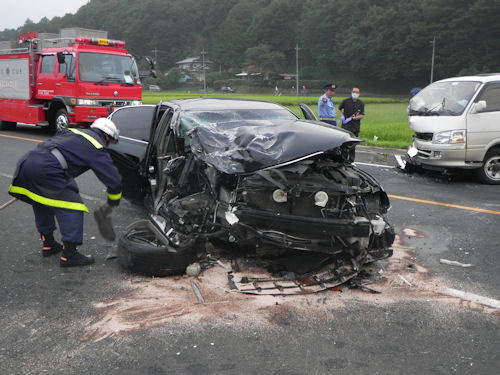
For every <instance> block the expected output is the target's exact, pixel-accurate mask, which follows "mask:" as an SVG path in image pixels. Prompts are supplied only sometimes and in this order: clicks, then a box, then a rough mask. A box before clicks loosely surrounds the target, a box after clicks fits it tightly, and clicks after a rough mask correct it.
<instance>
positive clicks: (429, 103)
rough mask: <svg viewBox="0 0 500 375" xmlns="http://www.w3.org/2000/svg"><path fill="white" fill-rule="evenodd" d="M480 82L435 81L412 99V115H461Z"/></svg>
mask: <svg viewBox="0 0 500 375" xmlns="http://www.w3.org/2000/svg"><path fill="white" fill-rule="evenodd" d="M480 85H481V83H480V82H471V81H449V82H435V83H433V84H431V85H429V86H427V87H426V88H425V89H423V90H422V91H420V92H419V93H418V94H417V95H415V96H414V97H413V98H411V99H410V106H409V107H408V109H409V112H408V113H409V115H410V116H460V115H461V114H462V113H463V111H464V109H465V107H467V105H468V104H469V101H470V100H471V98H472V97H473V96H474V93H475V92H476V91H477V89H478V88H479V86H480Z"/></svg>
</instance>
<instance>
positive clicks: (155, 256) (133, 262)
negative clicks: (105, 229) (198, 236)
mask: <svg viewBox="0 0 500 375" xmlns="http://www.w3.org/2000/svg"><path fill="white" fill-rule="evenodd" d="M196 259H197V246H196V241H194V240H191V241H187V242H186V243H185V244H182V245H180V246H178V247H176V248H173V247H171V246H166V245H156V244H155V240H154V234H153V233H152V232H151V231H150V230H148V229H147V228H138V229H132V230H129V232H127V234H125V235H124V236H123V237H121V238H120V239H119V241H118V263H119V264H120V265H121V266H122V267H123V268H125V269H126V270H129V271H131V272H134V273H138V274H141V275H146V276H171V275H181V274H183V273H184V272H185V271H186V267H187V266H188V265H190V264H191V263H193V262H194V261H196Z"/></svg>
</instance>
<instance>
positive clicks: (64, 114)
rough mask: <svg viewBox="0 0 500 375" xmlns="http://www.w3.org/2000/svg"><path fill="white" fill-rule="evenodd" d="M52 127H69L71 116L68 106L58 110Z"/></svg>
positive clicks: (59, 128)
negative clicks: (67, 109)
mask: <svg viewBox="0 0 500 375" xmlns="http://www.w3.org/2000/svg"><path fill="white" fill-rule="evenodd" d="M50 127H51V128H52V129H54V130H62V129H67V128H69V116H68V111H66V108H60V109H58V110H57V112H56V115H55V116H54V118H53V119H52V121H51V124H50Z"/></svg>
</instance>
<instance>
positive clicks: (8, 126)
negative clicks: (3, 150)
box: [0, 121, 17, 130]
mask: <svg viewBox="0 0 500 375" xmlns="http://www.w3.org/2000/svg"><path fill="white" fill-rule="evenodd" d="M16 126H17V122H13V121H0V130H14V129H15V128H16Z"/></svg>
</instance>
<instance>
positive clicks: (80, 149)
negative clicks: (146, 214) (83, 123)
mask: <svg viewBox="0 0 500 375" xmlns="http://www.w3.org/2000/svg"><path fill="white" fill-rule="evenodd" d="M118 135H119V132H118V129H117V128H116V126H115V124H114V123H113V122H112V121H111V120H109V119H107V118H100V119H97V120H96V121H95V122H94V123H93V124H92V125H91V126H90V129H87V130H77V129H64V130H61V131H59V132H57V133H56V135H55V136H53V137H52V138H49V139H48V140H46V141H45V142H42V143H40V144H39V145H38V146H37V147H36V149H34V150H32V151H30V152H28V153H27V154H25V155H24V156H23V157H21V159H20V160H19V162H18V164H17V168H16V172H15V173H14V178H13V181H12V185H11V186H10V188H9V194H11V195H12V196H14V197H16V198H18V199H20V200H22V201H24V202H27V203H29V204H31V205H32V206H33V212H34V214H35V224H36V228H37V229H38V232H39V233H40V236H41V239H42V241H43V246H42V255H43V256H51V255H54V254H57V253H59V252H60V251H62V255H61V258H60V266H61V267H73V266H84V265H88V264H92V263H94V258H93V257H92V256H91V255H83V254H81V253H79V252H78V251H77V249H76V248H77V246H79V245H81V244H82V242H83V214H84V212H88V209H87V207H86V206H85V205H84V204H83V201H82V198H81V197H80V194H79V191H78V186H77V184H76V182H75V180H74V179H75V178H76V177H78V176H79V175H81V174H82V173H84V172H86V171H87V170H89V169H92V171H94V173H95V175H96V176H97V177H98V178H99V180H100V181H101V182H102V183H103V184H104V185H105V186H106V187H107V198H108V199H107V203H106V204H105V205H104V206H103V207H101V208H100V210H101V211H102V212H106V213H107V214H109V215H110V214H111V212H112V210H113V208H114V207H116V206H118V204H119V203H120V198H121V195H122V182H121V176H120V174H119V172H118V170H117V169H116V167H115V166H114V164H113V162H112V160H111V158H110V156H109V154H108V152H107V150H106V147H107V146H109V144H110V143H116V142H117V141H118ZM54 218H55V219H57V222H58V224H59V230H60V232H61V237H62V242H63V246H61V244H59V243H58V242H56V240H55V239H54V234H53V232H54V230H55V229H56V225H55V220H54Z"/></svg>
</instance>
